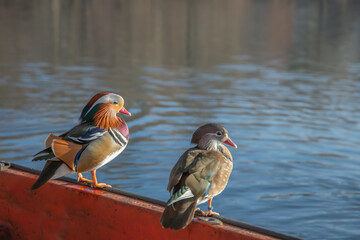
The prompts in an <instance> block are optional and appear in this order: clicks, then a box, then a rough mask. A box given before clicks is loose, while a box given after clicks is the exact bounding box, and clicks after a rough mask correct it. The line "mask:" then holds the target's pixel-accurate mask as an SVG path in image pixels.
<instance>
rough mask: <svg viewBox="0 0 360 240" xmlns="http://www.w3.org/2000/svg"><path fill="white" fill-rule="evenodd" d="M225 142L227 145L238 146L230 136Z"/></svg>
mask: <svg viewBox="0 0 360 240" xmlns="http://www.w3.org/2000/svg"><path fill="white" fill-rule="evenodd" d="M224 143H226V144H227V145H230V146H232V147H234V148H237V146H236V144H235V143H234V142H233V141H231V139H230V138H229V137H228V139H226V141H225V142H224Z"/></svg>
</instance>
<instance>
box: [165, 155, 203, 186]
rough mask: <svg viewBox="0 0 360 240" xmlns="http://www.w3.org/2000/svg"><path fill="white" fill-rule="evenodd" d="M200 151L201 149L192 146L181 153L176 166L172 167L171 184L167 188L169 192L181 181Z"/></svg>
mask: <svg viewBox="0 0 360 240" xmlns="http://www.w3.org/2000/svg"><path fill="white" fill-rule="evenodd" d="M200 152H201V151H200V150H199V149H196V148H191V149H189V150H187V151H186V152H185V153H184V154H183V155H181V157H180V158H179V160H178V161H177V162H176V164H175V166H174V167H173V168H172V170H171V172H170V176H169V184H168V187H167V190H168V191H169V192H171V190H172V189H173V187H174V186H175V185H177V184H178V183H179V181H180V179H181V177H182V176H183V174H184V173H185V172H186V171H187V170H188V168H189V166H190V165H191V164H193V162H194V160H195V158H196V156H197V155H198V154H199V153H200Z"/></svg>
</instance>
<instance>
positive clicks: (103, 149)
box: [77, 132, 127, 172]
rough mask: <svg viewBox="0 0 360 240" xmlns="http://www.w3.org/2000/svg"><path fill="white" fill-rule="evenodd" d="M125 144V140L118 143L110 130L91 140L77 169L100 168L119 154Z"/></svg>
mask: <svg viewBox="0 0 360 240" xmlns="http://www.w3.org/2000/svg"><path fill="white" fill-rule="evenodd" d="M115 134H116V133H115ZM119 141H120V140H119ZM126 145H127V141H124V142H121V144H119V143H118V142H116V141H115V140H114V138H113V136H112V135H111V134H110V132H107V133H105V134H104V135H103V136H102V137H101V138H99V139H97V140H95V141H93V142H91V144H89V146H87V148H86V149H85V150H84V151H83V153H82V154H81V157H80V159H79V162H78V168H77V171H78V172H88V171H93V170H96V169H98V168H100V167H101V166H103V165H105V164H107V163H108V162H110V161H111V160H113V159H114V158H115V157H116V156H117V155H119V154H120V153H121V152H122V151H123V150H124V149H125V147H126Z"/></svg>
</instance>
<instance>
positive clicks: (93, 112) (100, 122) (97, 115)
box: [80, 92, 131, 129]
mask: <svg viewBox="0 0 360 240" xmlns="http://www.w3.org/2000/svg"><path fill="white" fill-rule="evenodd" d="M120 113H123V114H126V115H129V116H131V113H130V112H128V111H127V110H126V109H125V107H124V99H123V98H122V97H121V96H120V95H118V94H116V93H113V92H100V93H98V94H96V95H95V96H93V97H92V98H91V99H90V101H89V102H88V103H87V104H86V105H85V107H84V108H83V110H82V112H81V115H80V121H88V122H92V121H93V122H94V123H95V125H96V126H99V127H101V128H105V129H108V128H109V127H114V125H116V124H118V123H119V121H120V122H121V118H120V116H119V115H120Z"/></svg>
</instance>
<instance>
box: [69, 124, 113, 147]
mask: <svg viewBox="0 0 360 240" xmlns="http://www.w3.org/2000/svg"><path fill="white" fill-rule="evenodd" d="M105 133H107V131H106V130H105V129H103V128H99V127H95V126H92V125H89V124H79V125H77V126H75V127H74V128H73V129H71V130H70V131H69V132H68V133H67V134H66V135H65V136H64V139H65V140H71V141H73V142H75V143H78V144H87V143H90V142H92V141H94V140H96V139H98V138H100V137H101V136H103V135H104V134H105Z"/></svg>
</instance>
